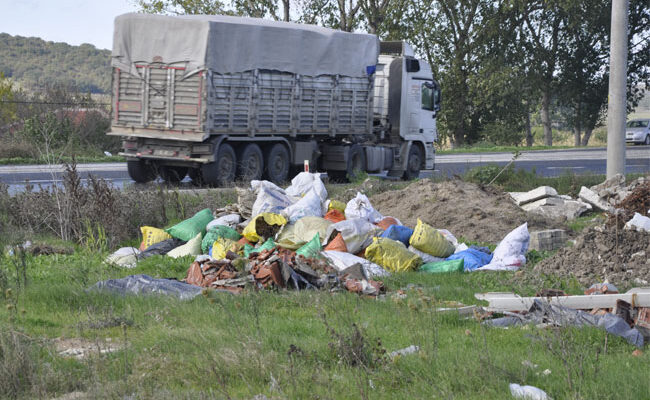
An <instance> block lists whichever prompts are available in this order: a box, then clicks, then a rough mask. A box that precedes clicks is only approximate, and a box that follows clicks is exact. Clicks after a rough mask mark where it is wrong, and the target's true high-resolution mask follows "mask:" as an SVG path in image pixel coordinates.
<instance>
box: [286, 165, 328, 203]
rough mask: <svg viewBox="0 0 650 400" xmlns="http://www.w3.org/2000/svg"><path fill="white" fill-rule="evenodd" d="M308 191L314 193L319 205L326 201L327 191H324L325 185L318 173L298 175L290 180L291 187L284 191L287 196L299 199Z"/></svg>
mask: <svg viewBox="0 0 650 400" xmlns="http://www.w3.org/2000/svg"><path fill="white" fill-rule="evenodd" d="M310 190H313V191H314V193H316V195H317V196H318V198H319V199H320V201H321V203H325V201H327V189H325V185H324V184H323V181H322V180H321V179H320V174H318V173H314V174H311V173H309V172H301V173H299V174H298V175H296V176H295V177H294V178H293V179H292V180H291V186H289V187H288V188H287V189H286V190H285V193H286V194H287V195H289V196H293V197H298V198H300V197H303V196H305V195H306V194H307V193H308V192H309V191H310Z"/></svg>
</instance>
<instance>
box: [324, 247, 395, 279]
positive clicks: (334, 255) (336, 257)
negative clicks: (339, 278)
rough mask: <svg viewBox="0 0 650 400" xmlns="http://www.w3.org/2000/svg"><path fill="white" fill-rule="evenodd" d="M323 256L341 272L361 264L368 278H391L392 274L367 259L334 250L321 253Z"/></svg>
mask: <svg viewBox="0 0 650 400" xmlns="http://www.w3.org/2000/svg"><path fill="white" fill-rule="evenodd" d="M321 254H322V255H323V256H324V257H325V258H327V259H328V260H329V262H330V263H331V264H332V266H333V267H334V268H336V270H337V271H339V272H341V271H343V270H344V269H346V268H348V267H351V266H353V265H354V264H361V266H362V267H363V270H364V272H365V273H366V276H368V278H373V277H377V276H390V272H388V271H386V270H385V269H383V268H382V267H381V266H380V265H377V264H375V263H373V262H370V261H368V260H366V259H365V258H361V257H357V256H355V255H354V254H350V253H345V252H342V251H334V250H324V251H321Z"/></svg>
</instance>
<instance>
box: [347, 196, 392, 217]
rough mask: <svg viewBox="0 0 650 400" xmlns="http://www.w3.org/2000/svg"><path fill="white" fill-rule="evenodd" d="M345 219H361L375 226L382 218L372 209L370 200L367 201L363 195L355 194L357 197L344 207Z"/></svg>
mask: <svg viewBox="0 0 650 400" xmlns="http://www.w3.org/2000/svg"><path fill="white" fill-rule="evenodd" d="M345 218H347V219H352V218H362V219H365V220H366V221H370V222H372V223H373V224H376V223H377V222H379V221H381V220H382V219H383V218H384V217H383V216H382V215H381V214H380V213H379V212H378V211H377V210H375V209H374V208H373V207H372V204H370V200H368V197H367V196H366V195H365V194H361V193H359V192H357V196H356V197H355V198H354V199H352V200H350V201H348V204H347V205H346V207H345Z"/></svg>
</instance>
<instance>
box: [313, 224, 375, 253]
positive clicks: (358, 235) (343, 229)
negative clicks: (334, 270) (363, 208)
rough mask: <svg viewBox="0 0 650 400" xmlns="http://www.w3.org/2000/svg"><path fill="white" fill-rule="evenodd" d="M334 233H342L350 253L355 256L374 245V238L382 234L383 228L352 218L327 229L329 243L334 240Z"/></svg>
mask: <svg viewBox="0 0 650 400" xmlns="http://www.w3.org/2000/svg"><path fill="white" fill-rule="evenodd" d="M334 232H339V233H341V236H342V238H343V241H344V242H345V246H346V247H347V249H348V251H349V252H350V253H352V254H355V253H358V252H359V251H360V250H361V249H364V248H366V247H367V246H368V245H369V244H370V243H372V238H373V237H375V236H376V235H378V234H380V233H381V228H379V227H377V226H375V225H373V224H371V223H370V222H368V221H367V220H365V219H362V218H352V219H346V220H345V221H341V222H337V223H335V224H332V225H331V226H330V227H329V228H327V234H326V237H327V239H328V241H329V239H333V238H334V236H335V234H334Z"/></svg>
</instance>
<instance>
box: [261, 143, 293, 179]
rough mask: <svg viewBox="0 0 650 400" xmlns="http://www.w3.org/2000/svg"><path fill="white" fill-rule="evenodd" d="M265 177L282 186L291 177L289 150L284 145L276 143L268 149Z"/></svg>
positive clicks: (265, 158)
mask: <svg viewBox="0 0 650 400" xmlns="http://www.w3.org/2000/svg"><path fill="white" fill-rule="evenodd" d="M264 161H265V168H264V176H265V178H266V179H268V180H270V181H271V182H273V183H276V184H281V183H285V182H286V181H287V177H288V176H289V164H290V162H289V150H287V147H286V146H285V145H284V144H282V143H275V144H273V145H271V146H270V147H269V148H267V149H266V154H265V157H264Z"/></svg>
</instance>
